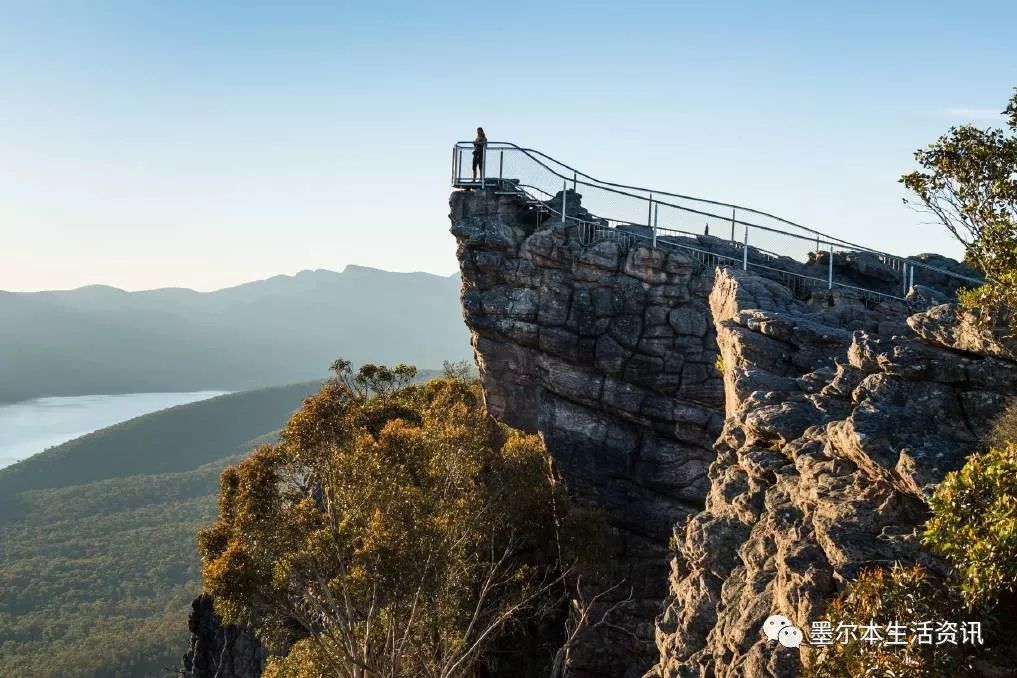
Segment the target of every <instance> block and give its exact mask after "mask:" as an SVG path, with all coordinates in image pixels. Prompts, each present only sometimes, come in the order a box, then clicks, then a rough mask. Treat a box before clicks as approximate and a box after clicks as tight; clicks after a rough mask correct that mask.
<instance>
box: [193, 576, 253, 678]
mask: <svg viewBox="0 0 1017 678" xmlns="http://www.w3.org/2000/svg"><path fill="white" fill-rule="evenodd" d="M187 627H188V630H189V631H190V632H191V643H190V647H189V648H188V650H187V654H185V655H184V662H183V668H182V669H181V670H180V672H179V674H178V675H179V676H180V677H181V678H257V677H258V676H260V675H261V673H262V671H264V669H265V661H266V660H267V658H268V654H267V653H266V652H265V649H264V648H263V647H262V646H261V643H259V642H258V640H257V638H255V637H254V633H252V632H251V630H250V629H247V628H241V627H237V626H226V627H224V626H222V624H221V622H220V620H219V617H218V615H216V613H215V611H214V610H213V609H212V599H211V598H209V597H208V596H206V595H200V596H198V597H197V598H195V600H194V602H193V603H192V604H191V614H190V617H189V618H188V620H187Z"/></svg>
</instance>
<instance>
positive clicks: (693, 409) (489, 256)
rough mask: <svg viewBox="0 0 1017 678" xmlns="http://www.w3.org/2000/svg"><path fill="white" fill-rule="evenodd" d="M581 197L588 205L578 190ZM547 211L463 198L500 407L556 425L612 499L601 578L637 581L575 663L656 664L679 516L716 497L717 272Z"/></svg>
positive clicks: (600, 669)
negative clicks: (710, 471) (712, 316)
mask: <svg viewBox="0 0 1017 678" xmlns="http://www.w3.org/2000/svg"><path fill="white" fill-rule="evenodd" d="M567 204H568V205H570V207H571V209H572V210H578V209H581V208H580V207H579V200H578V196H576V195H574V194H572V195H570V197H569V199H568V200H567ZM537 218H538V215H537V214H535V213H534V212H532V211H529V210H528V209H527V208H526V207H525V206H524V205H523V204H522V203H521V202H520V201H518V200H517V199H516V198H515V197H512V196H498V195H496V194H495V193H494V192H493V191H476V192H459V193H455V194H454V195H453V198H452V222H453V226H452V233H453V234H454V235H455V236H456V238H457V240H458V241H459V250H458V254H459V260H460V264H461V267H462V273H463V297H462V303H463V310H464V315H465V318H466V323H467V325H468V326H469V327H470V329H471V330H472V332H473V345H474V348H475V352H476V358H477V362H478V365H479V367H480V373H481V376H482V379H483V382H484V387H485V392H486V395H487V405H488V408H489V410H490V411H491V413H492V414H493V415H494V416H495V417H497V418H499V419H501V420H502V421H504V422H505V423H507V424H509V425H511V426H514V427H517V428H520V429H524V430H527V431H539V432H540V433H542V434H543V436H544V438H545V441H546V443H547V445H548V447H549V449H551V450H552V452H553V456H554V459H555V461H556V462H557V465H558V467H559V470H560V472H561V474H562V475H563V477H564V478H565V479H566V482H567V483H568V485H569V487H570V489H571V491H572V492H573V494H574V495H575V497H576V499H577V501H578V502H579V503H581V504H585V505H588V506H596V507H598V508H600V509H603V510H604V511H606V513H607V516H608V519H609V521H610V524H611V526H612V528H613V531H614V535H613V537H614V538H613V540H612V548H613V549H614V552H613V553H612V554H611V556H610V558H608V559H606V560H607V561H609V562H611V563H613V564H614V565H615V567H614V568H613V571H611V572H610V573H609V574H608V575H607V577H606V579H605V580H604V581H602V582H601V585H602V586H609V585H610V584H612V583H616V582H618V581H622V580H624V582H625V584H624V586H623V587H621V588H620V590H628V589H629V588H630V587H631V589H632V590H633V594H634V601H633V603H632V604H631V605H629V606H627V607H626V608H625V609H624V611H623V613H622V614H621V615H619V617H618V618H616V619H613V620H612V621H613V622H614V625H615V627H616V630H615V631H611V630H608V629H607V628H606V627H605V628H603V629H601V631H602V632H601V633H599V634H596V635H595V637H592V638H590V639H588V641H587V642H585V643H582V644H580V646H579V648H578V649H577V651H576V652H575V653H574V654H573V656H572V662H571V663H572V668H573V671H574V672H575V673H576V674H577V675H604V676H612V677H614V678H618V677H621V676H635V675H642V672H643V670H645V668H646V667H648V666H649V665H650V664H652V663H653V659H654V657H655V655H656V650H655V648H654V647H653V626H652V620H653V618H654V617H655V616H656V614H657V613H658V611H659V608H660V602H661V600H662V598H663V597H664V594H665V592H666V575H667V568H666V561H667V554H668V546H667V544H668V539H669V538H670V536H671V528H672V526H673V525H674V524H675V523H676V522H678V521H681V520H684V519H686V518H688V517H690V516H692V515H695V514H696V513H698V512H699V511H701V510H702V508H703V501H704V499H705V497H706V493H707V489H708V482H707V477H706V472H707V468H708V466H709V464H710V463H711V461H712V460H713V457H714V455H713V452H712V449H711V448H712V444H713V441H714V439H715V438H716V437H717V435H718V434H719V433H720V430H721V425H722V422H723V416H722V407H723V385H722V381H721V376H720V374H719V373H718V372H717V370H716V368H715V367H714V364H715V363H716V361H717V357H718V353H717V344H716V337H715V332H714V330H713V326H712V324H711V323H710V322H709V321H708V318H707V298H708V295H709V292H710V286H711V282H710V277H709V276H708V275H703V267H702V266H701V265H699V264H698V262H696V261H694V260H693V259H691V258H689V257H687V256H686V255H684V254H681V253H679V252H671V253H668V252H665V251H663V250H652V249H647V248H632V249H625V248H623V247H622V246H620V245H619V244H618V243H615V242H603V243H600V244H598V245H595V246H593V247H589V248H584V247H582V246H581V245H580V244H579V242H578V241H577V238H576V236H577V234H576V233H575V231H574V230H572V229H568V228H565V227H563V226H562V224H561V223H560V222H559V223H551V224H545V225H544V226H543V227H539V228H538V225H537V221H536V220H537ZM617 629H620V632H618V631H617Z"/></svg>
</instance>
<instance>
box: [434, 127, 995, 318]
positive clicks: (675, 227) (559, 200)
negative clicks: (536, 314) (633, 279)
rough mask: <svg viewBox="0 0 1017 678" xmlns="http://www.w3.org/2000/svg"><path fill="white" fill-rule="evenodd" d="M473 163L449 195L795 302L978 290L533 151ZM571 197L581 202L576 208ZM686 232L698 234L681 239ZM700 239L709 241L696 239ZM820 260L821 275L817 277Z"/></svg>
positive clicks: (458, 173)
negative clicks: (464, 193) (787, 290)
mask: <svg viewBox="0 0 1017 678" xmlns="http://www.w3.org/2000/svg"><path fill="white" fill-rule="evenodd" d="M472 154H473V142H471V141H461V142H458V143H456V144H455V146H454V147H453V149H452V185H453V186H454V187H456V188H493V189H495V190H496V191H498V192H501V193H506V194H514V195H518V196H519V197H520V199H522V200H523V201H525V202H527V203H528V204H530V205H532V206H533V207H534V208H536V209H538V210H540V211H541V212H542V213H544V214H547V215H548V216H549V217H550V218H555V217H557V218H558V219H560V220H561V221H563V222H565V223H569V224H571V225H573V226H575V228H576V229H577V231H578V233H579V237H580V239H581V242H583V243H584V244H586V245H592V244H595V243H597V242H601V241H604V240H617V241H622V242H626V243H636V242H641V243H644V244H647V245H649V246H651V247H666V248H676V249H681V250H682V251H684V252H686V253H688V254H690V256H692V257H693V258H694V259H696V260H697V261H699V262H701V263H702V264H704V265H714V266H715V265H728V266H737V267H739V268H743V269H746V270H748V269H753V270H756V271H758V272H760V273H762V274H764V275H766V276H767V277H771V278H776V279H778V280H780V281H781V282H783V283H784V284H786V285H788V286H789V287H791V288H792V290H793V291H794V292H795V293H796V294H802V293H804V292H806V291H807V290H811V289H828V290H831V289H833V288H841V289H849V290H854V291H856V292H859V293H861V294H862V296H864V297H866V298H868V299H871V300H883V301H888V300H898V301H902V300H904V298H905V297H906V295H907V293H908V291H909V290H910V289H911V288H912V287H913V286H914V285H915V284H930V285H932V286H936V287H941V286H942V284H937V283H936V282H933V281H946V282H947V283H948V284H949V286H953V287H961V286H966V287H971V286H977V285H980V284H981V283H982V281H981V280H979V279H978V278H974V277H969V276H965V275H961V274H958V273H955V272H953V271H949V270H946V269H943V268H940V267H937V266H934V265H931V264H929V263H926V262H923V261H921V260H918V259H916V258H914V257H900V256H896V255H893V254H889V253H886V252H881V251H879V250H874V249H871V248H868V247H864V246H862V245H858V244H856V243H852V242H849V241H846V240H842V239H840V238H836V237H833V236H829V235H827V234H825V233H822V232H820V231H817V230H815V229H812V228H809V227H807V226H803V225H801V224H797V223H795V222H793V221H789V220H787V219H783V218H781V217H778V216H776V215H773V214H770V213H767V212H763V211H760V210H755V209H752V208H749V207H744V206H741V205H734V204H730V203H724V202H719V201H715V200H705V199H703V198H696V197H693V196H688V195H681V194H677V193H669V192H667V191H655V190H650V189H645V188H640V187H636V186H626V185H624V184H617V183H612V182H606V181H601V180H599V179H595V178H594V177H591V176H590V175H588V174H585V173H583V172H580V171H579V170H577V169H575V168H573V167H570V166H568V165H566V164H564V163H562V162H560V161H558V160H555V159H554V158H552V157H550V156H548V155H546V154H544V153H542V152H540V151H537V150H534V149H529V148H523V147H521V146H517V145H516V144H512V143H508V142H488V144H487V149H486V157H485V161H484V163H483V165H482V167H481V170H480V172H479V174H478V176H477V177H476V178H474V177H473V174H472V171H471V160H472ZM570 191H572V192H576V193H579V194H580V195H581V196H582V207H581V208H580V206H579V205H578V201H577V200H576V198H575V196H574V195H572V194H571V193H570ZM569 200H572V201H573V204H569ZM729 212H730V213H729ZM693 224H694V226H693ZM679 226H683V227H685V228H679ZM690 227H694V228H696V229H700V228H701V229H702V231H700V232H698V233H697V232H693V231H690V230H686V229H687V228H690ZM704 232H705V233H706V234H710V233H712V234H713V236H712V237H709V236H705V237H704V235H700V233H704ZM717 236H721V237H720V238H718V237H717ZM704 243H709V244H710V245H717V244H720V245H721V246H720V247H717V246H709V247H707V246H704ZM848 258H855V259H864V260H867V261H869V262H871V264H872V265H873V266H874V267H876V268H878V269H879V271H878V273H879V274H880V275H882V276H883V277H884V278H887V280H886V283H887V284H886V285H884V286H883V289H879V290H876V289H868V288H867V287H864V286H859V285H858V284H855V283H856V282H857V281H856V280H855V278H856V277H857V276H852V275H850V273H849V272H847V271H845V270H843V267H841V266H835V265H834V264H835V262H836V261H837V260H838V259H840V260H841V261H842V262H843V261H846V260H847V259H848ZM809 260H811V261H812V262H813V264H812V266H811V267H808V268H809V270H808V271H805V270H803V269H805V268H807V265H806V264H803V263H802V262H805V261H809ZM819 260H823V263H824V264H825V269H826V270H825V271H823V272H822V274H820V275H816V271H815V269H816V262H817V261H819ZM823 274H825V275H823ZM891 278H892V279H891ZM893 280H896V282H893Z"/></svg>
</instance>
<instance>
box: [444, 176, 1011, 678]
mask: <svg viewBox="0 0 1017 678" xmlns="http://www.w3.org/2000/svg"><path fill="white" fill-rule="evenodd" d="M579 198H580V196H578V195H574V194H571V192H570V194H569V196H568V203H567V204H568V205H569V207H570V210H571V209H581V207H579ZM451 208H452V214H451V220H452V233H453V235H454V236H455V237H456V239H457V241H458V256H459V261H460V265H461V269H462V273H463V292H462V301H463V309H464V316H465V319H466V322H467V325H468V326H469V327H470V329H471V331H472V334H473V345H474V349H475V355H476V359H477V363H478V365H479V367H480V371H481V376H482V379H483V381H484V386H485V391H486V396H487V399H488V406H489V408H490V410H491V411H492V413H493V414H495V416H497V417H498V418H500V419H501V420H503V421H505V422H506V423H508V424H510V425H512V426H516V427H519V428H522V429H525V430H528V431H537V432H540V433H541V434H542V435H543V437H544V439H545V441H546V443H547V445H548V449H549V450H550V452H551V454H552V456H553V458H554V459H555V462H556V464H557V466H558V468H559V470H560V472H561V474H562V476H563V477H564V479H565V481H566V483H567V484H568V485H569V487H570V490H571V491H572V492H573V493H574V495H575V497H576V500H577V501H578V502H580V503H583V504H587V505H593V506H597V507H600V508H602V509H604V510H605V511H606V513H607V516H608V518H609V521H610V523H611V525H612V527H613V529H614V532H615V534H614V537H615V541H614V543H615V548H614V549H613V551H612V552H610V553H605V556H604V558H605V562H609V563H611V564H612V565H613V566H614V567H615V569H616V575H618V576H624V577H625V579H626V580H627V582H628V583H629V584H630V585H631V586H632V587H633V588H634V590H635V595H636V599H637V601H636V604H635V605H633V606H630V607H629V608H628V609H627V611H626V614H625V616H624V617H623V618H621V619H619V620H617V621H616V625H617V626H618V627H620V628H621V632H618V633H615V632H613V631H611V630H603V632H602V633H599V634H595V635H592V636H591V637H590V638H587V639H586V642H585V643H584V644H583V647H581V648H580V649H579V651H578V652H577V653H576V654H575V656H574V657H573V661H572V669H573V672H574V673H573V675H578V676H611V677H618V676H639V675H642V674H643V673H644V672H646V671H647V670H648V669H649V670H650V671H649V673H648V674H647V675H651V676H667V677H668V678H672V677H678V676H681V677H686V676H704V677H705V676H752V677H756V676H781V677H784V676H797V675H799V674H800V672H801V668H802V662H803V661H805V662H807V661H808V660H809V650H808V648H807V647H805V646H803V647H802V648H801V649H783V648H781V649H776V648H775V644H773V643H771V644H769V645H768V644H767V642H766V640H765V636H763V634H762V632H761V626H762V623H763V621H764V620H765V618H766V617H767V616H769V615H770V614H774V613H780V614H784V615H786V616H787V617H789V618H790V619H791V620H792V621H793V622H795V623H796V624H797V625H799V626H801V627H803V628H808V626H809V623H810V621H811V620H814V619H820V618H822V617H821V615H822V613H823V611H824V610H825V607H826V605H827V603H828V602H829V600H830V599H831V597H832V596H833V595H835V593H836V592H837V590H838V588H839V587H840V586H842V584H843V583H844V582H845V581H847V580H850V579H851V578H853V577H854V576H856V575H857V573H858V572H859V571H860V569H862V568H865V567H867V566H872V565H877V564H889V563H892V562H894V561H905V562H914V561H918V562H922V563H924V564H926V565H928V566H930V567H933V568H936V569H940V568H942V564H941V563H938V562H937V561H936V560H935V559H933V558H931V557H930V556H929V555H928V554H925V553H923V552H922V550H921V549H920V548H919V547H918V544H917V543H916V541H915V538H914V533H915V530H916V528H917V527H918V526H919V525H920V524H921V523H922V522H924V520H925V519H926V517H927V507H926V503H925V498H926V497H927V495H928V493H929V492H930V491H931V490H932V488H934V487H935V485H936V484H937V483H938V482H939V481H940V480H941V479H942V478H943V476H944V474H945V473H947V472H949V471H951V470H954V469H957V468H959V467H960V466H961V465H962V464H963V463H964V460H965V459H966V457H967V456H968V455H969V454H970V453H971V452H973V451H975V450H976V449H978V447H979V439H978V435H979V431H981V430H984V428H985V426H986V425H987V422H988V421H989V420H990V419H991V418H992V417H994V416H995V415H996V414H997V413H998V412H999V411H1000V410H1001V408H1002V407H1003V404H1004V402H1005V401H1006V399H1007V398H1008V397H1010V396H1011V395H1013V394H1014V393H1017V364H1015V363H1014V362H1013V361H1012V360H1011V358H1010V356H1011V355H1012V354H1011V353H1010V352H1009V350H1010V349H1011V348H1012V347H1008V346H1005V345H1003V344H1000V343H999V342H998V341H997V340H996V339H995V338H994V337H993V336H991V335H986V334H985V333H984V332H979V331H978V330H977V327H976V325H974V324H973V323H972V322H967V323H966V322H965V321H963V319H961V320H960V321H958V319H957V316H956V313H955V311H954V310H953V307H950V306H932V307H931V308H929V306H930V305H932V304H936V303H938V302H939V301H941V300H942V299H943V298H944V297H943V296H942V294H943V293H946V294H949V292H950V291H951V290H950V288H949V286H948V285H940V286H938V289H937V281H935V280H932V279H931V278H928V276H926V279H925V280H922V281H921V282H922V283H923V284H924V285H926V286H927V287H925V288H923V289H922V290H920V292H921V293H916V294H914V295H912V298H911V299H909V302H910V304H911V305H908V304H905V302H890V303H882V304H878V305H873V304H871V303H865V302H863V300H862V299H861V298H859V297H858V296H857V295H855V294H853V293H849V292H843V291H837V290H834V291H832V292H827V291H825V290H823V291H822V292H821V293H816V294H813V296H812V298H811V299H809V300H808V301H803V300H801V299H798V298H796V297H795V296H793V295H792V292H791V291H790V290H789V288H787V287H786V286H784V285H783V284H781V283H780V282H778V281H777V280H776V279H774V280H771V279H766V278H762V277H759V276H756V275H752V274H750V273H746V272H742V271H735V270H730V269H724V268H721V269H717V268H715V267H714V266H710V265H706V264H704V263H703V261H704V260H703V259H701V258H699V259H697V258H690V257H688V256H686V255H685V254H683V253H682V252H681V251H680V250H671V249H668V248H659V249H652V248H647V247H642V246H639V245H638V244H631V243H630V244H625V245H620V244H619V243H617V242H610V241H604V242H599V243H596V244H588V245H585V246H584V244H583V243H582V242H580V239H579V236H578V233H577V232H576V230H575V229H574V228H567V227H565V226H563V225H562V224H561V223H560V221H552V222H548V223H540V220H539V216H538V215H537V214H536V213H534V212H533V211H531V210H529V209H528V208H527V207H525V206H524V205H523V204H522V203H521V202H520V201H519V200H518V199H516V198H515V197H514V196H510V195H498V194H497V193H496V192H495V191H493V190H492V191H473V192H457V193H454V194H453V196H452V200H451ZM714 241H715V242H714ZM696 246H697V247H699V248H702V249H705V250H708V251H710V252H716V253H720V254H724V253H725V251H724V250H725V248H730V247H731V245H730V244H729V243H726V242H725V241H721V240H719V239H717V238H710V237H701V238H699V239H698V241H697V242H696ZM822 256H829V255H828V254H827V255H821V256H818V257H817V258H816V261H811V262H806V263H805V264H800V263H797V262H790V263H788V270H798V269H797V268H796V267H802V270H805V271H808V270H810V268H809V267H816V266H821V267H823V268H825V267H826V266H827V265H828V263H829V262H828V260H827V261H826V262H825V263H824V262H823V261H822ZM839 257H840V255H838V258H836V259H835V266H838V267H847V269H848V270H849V271H850V272H851V275H852V276H854V278H853V279H855V280H856V281H857V282H858V283H859V284H864V285H866V286H868V287H869V288H870V289H881V288H880V285H883V286H888V287H889V286H893V287H894V290H893V291H894V292H895V293H897V294H900V293H901V291H900V290H899V289H896V286H897V285H898V282H897V281H895V280H893V279H892V276H891V275H890V274H889V272H888V271H886V270H884V268H885V267H883V266H882V264H881V263H880V262H879V261H878V260H876V259H874V258H870V257H856V259H857V261H855V260H853V259H852V258H851V257H844V258H842V259H841V258H839ZM926 258H927V259H928V260H930V261H933V262H939V260H938V259H937V258H936V257H934V256H933V255H926ZM706 261H707V262H708V259H707V260H706ZM954 263H955V262H954ZM774 278H779V276H774ZM915 311H920V312H918V313H915ZM909 315H910V317H909ZM722 372H723V374H722ZM671 547H675V549H676V550H675V551H672V550H671ZM654 618H656V624H655V628H654V627H653V625H651V623H650V622H651V620H652V619H654ZM651 635H653V636H654V638H653V641H655V645H656V648H653V647H652V646H651V645H650V640H651V639H650V636H651ZM651 667H652V668H651Z"/></svg>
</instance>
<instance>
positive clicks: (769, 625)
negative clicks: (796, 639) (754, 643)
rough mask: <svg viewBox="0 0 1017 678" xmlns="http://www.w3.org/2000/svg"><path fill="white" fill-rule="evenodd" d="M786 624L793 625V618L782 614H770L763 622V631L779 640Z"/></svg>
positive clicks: (771, 638)
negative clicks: (779, 635)
mask: <svg viewBox="0 0 1017 678" xmlns="http://www.w3.org/2000/svg"><path fill="white" fill-rule="evenodd" d="M785 626H791V620H790V619H788V618H787V617H785V616H784V615H782V614H774V615H770V616H769V617H767V618H766V621H765V622H763V633H765V634H766V637H767V638H769V639H770V640H777V637H778V634H779V633H780V630H781V629H782V628H784V627H785Z"/></svg>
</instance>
